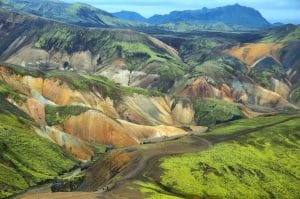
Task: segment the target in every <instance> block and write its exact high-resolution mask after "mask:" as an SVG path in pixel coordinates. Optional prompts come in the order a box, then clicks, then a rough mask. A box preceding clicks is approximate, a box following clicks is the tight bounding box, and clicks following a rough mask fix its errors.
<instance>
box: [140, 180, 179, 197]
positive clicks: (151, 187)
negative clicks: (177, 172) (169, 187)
mask: <svg viewBox="0 0 300 199" xmlns="http://www.w3.org/2000/svg"><path fill="white" fill-rule="evenodd" d="M135 184H136V185H138V186H139V187H140V190H141V192H142V193H143V194H145V195H147V196H148V197H147V199H179V198H181V197H176V196H174V195H172V194H170V193H168V192H167V191H165V190H163V189H162V188H161V187H159V186H158V185H156V184H153V183H146V182H142V181H136V182H135Z"/></svg>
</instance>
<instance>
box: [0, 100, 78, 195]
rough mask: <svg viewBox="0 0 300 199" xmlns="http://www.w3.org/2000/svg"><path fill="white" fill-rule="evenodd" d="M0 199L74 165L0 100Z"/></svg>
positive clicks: (14, 110)
mask: <svg viewBox="0 0 300 199" xmlns="http://www.w3.org/2000/svg"><path fill="white" fill-rule="evenodd" d="M0 102H1V103H0V198H5V197H8V196H10V195H13V194H16V193H18V192H21V191H23V190H25V189H26V188H28V187H30V186H34V185H36V184H38V183H40V182H43V181H46V180H49V179H53V178H55V177H56V176H58V175H59V174H61V173H63V172H65V171H68V170H70V169H71V168H73V167H74V166H75V165H76V164H77V163H78V162H77V161H76V160H75V159H73V158H72V157H71V156H70V155H68V154H67V153H66V152H65V151H64V150H63V149H62V148H61V147H59V146H58V145H56V144H54V143H52V142H51V141H49V140H48V139H46V138H43V137H41V136H39V135H38V134H36V133H35V132H34V131H33V130H32V128H33V127H34V126H37V125H36V124H35V123H34V122H33V120H32V119H31V118H29V117H28V116H27V115H26V114H25V113H23V112H21V111H19V110H18V109H17V107H14V106H13V105H11V104H9V103H8V102H7V101H5V100H4V99H2V98H0Z"/></svg>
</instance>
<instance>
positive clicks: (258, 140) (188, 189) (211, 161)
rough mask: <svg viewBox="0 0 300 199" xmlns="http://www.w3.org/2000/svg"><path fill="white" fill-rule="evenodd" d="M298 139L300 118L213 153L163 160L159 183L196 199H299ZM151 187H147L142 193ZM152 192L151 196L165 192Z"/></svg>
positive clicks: (186, 155) (218, 147) (226, 143)
mask: <svg viewBox="0 0 300 199" xmlns="http://www.w3.org/2000/svg"><path fill="white" fill-rule="evenodd" d="M251 123H252V121H251ZM299 135H300V118H295V119H292V120H289V121H286V122H284V123H281V124H277V125H274V126H272V127H268V128H264V129H261V130H257V131H255V132H253V133H251V134H248V135H245V136H241V137H240V138H238V139H236V140H231V141H227V142H224V143H220V144H217V145H215V146H214V147H213V148H212V149H211V150H208V151H204V152H200V153H194V154H185V155H181V156H175V157H169V158H164V159H163V161H162V163H161V167H162V168H163V169H164V173H163V175H162V176H161V182H160V183H161V184H162V186H163V187H165V188H164V190H171V192H172V193H178V195H179V196H182V195H184V196H187V197H188V196H191V195H192V196H195V198H299V196H300V191H299V187H300V181H299V179H300V166H299V165H300V159H299V157H300V151H299V148H300V142H299ZM178 165H180V166H178ZM152 186H155V184H153V185H152ZM149 187H150V186H149V185H148V184H142V189H141V191H142V192H145V190H147V189H149ZM160 187H161V186H160ZM151 190H152V192H154V193H151V192H150V193H151V194H152V196H155V195H157V194H161V193H162V194H164V193H163V192H160V191H159V190H157V189H152V188H151ZM150 198H151V197H150ZM161 198H163V197H161Z"/></svg>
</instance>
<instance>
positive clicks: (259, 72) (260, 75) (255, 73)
mask: <svg viewBox="0 0 300 199" xmlns="http://www.w3.org/2000/svg"><path fill="white" fill-rule="evenodd" d="M284 76H285V71H284V69H283V68H282V67H280V66H278V65H273V66H270V67H267V66H266V67H264V68H254V69H252V70H251V71H250V73H249V77H251V78H252V79H254V80H255V81H256V82H258V83H259V84H260V85H261V86H263V87H265V88H268V89H272V81H271V77H276V78H281V77H284Z"/></svg>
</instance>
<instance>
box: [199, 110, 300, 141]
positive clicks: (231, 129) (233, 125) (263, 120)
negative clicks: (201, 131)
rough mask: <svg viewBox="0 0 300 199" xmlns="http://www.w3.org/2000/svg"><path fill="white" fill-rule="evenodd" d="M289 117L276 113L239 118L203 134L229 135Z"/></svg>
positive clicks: (211, 135)
mask: <svg viewBox="0 0 300 199" xmlns="http://www.w3.org/2000/svg"><path fill="white" fill-rule="evenodd" d="M290 117H291V116H290V115H276V116H266V117H256V118H251V119H241V120H238V121H233V122H230V123H227V124H220V125H217V126H215V127H214V128H213V129H212V130H211V131H210V132H209V133H207V134H205V135H203V136H205V137H214V136H223V135H231V134H233V133H235V132H239V131H245V130H249V129H256V128H261V127H263V126H267V125H272V124H274V123H281V122H284V121H286V120H288V119H289V118H290ZM299 117H300V115H299Z"/></svg>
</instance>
